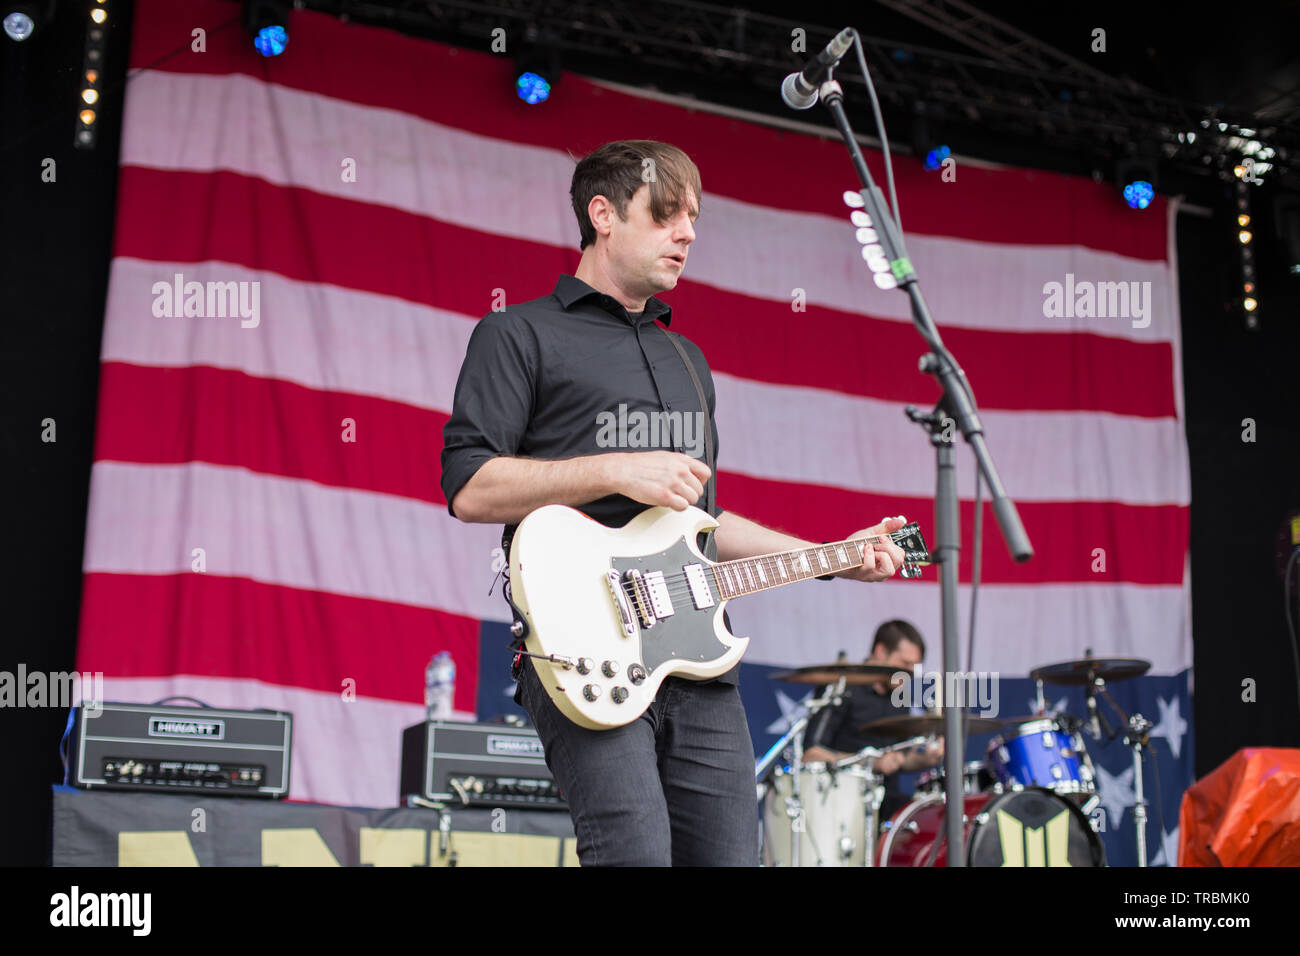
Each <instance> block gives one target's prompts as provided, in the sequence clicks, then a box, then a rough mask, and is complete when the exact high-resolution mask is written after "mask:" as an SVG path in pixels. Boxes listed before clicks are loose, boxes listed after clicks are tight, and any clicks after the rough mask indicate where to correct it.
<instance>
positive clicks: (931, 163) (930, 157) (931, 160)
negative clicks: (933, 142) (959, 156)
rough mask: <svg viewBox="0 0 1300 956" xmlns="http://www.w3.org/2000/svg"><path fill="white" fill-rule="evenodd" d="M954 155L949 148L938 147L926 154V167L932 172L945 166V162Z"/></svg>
mask: <svg viewBox="0 0 1300 956" xmlns="http://www.w3.org/2000/svg"><path fill="white" fill-rule="evenodd" d="M951 155H952V150H951V149H949V148H948V147H947V146H936V147H935V148H934V149H932V150H930V151H929V152H928V153H926V154H925V163H924V166H925V168H926V169H929V170H931V171H933V170H936V169H938V168H939V167H940V166H942V165H943V161H944V160H945V159H947V158H948V157H949V156H951Z"/></svg>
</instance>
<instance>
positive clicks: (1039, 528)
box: [718, 469, 1189, 585]
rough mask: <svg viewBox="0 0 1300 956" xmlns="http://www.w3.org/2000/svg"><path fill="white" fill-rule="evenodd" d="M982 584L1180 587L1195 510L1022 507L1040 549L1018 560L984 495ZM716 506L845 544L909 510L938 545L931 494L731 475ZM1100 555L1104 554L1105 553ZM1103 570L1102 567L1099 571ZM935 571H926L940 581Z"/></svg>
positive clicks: (966, 576)
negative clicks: (902, 493)
mask: <svg viewBox="0 0 1300 956" xmlns="http://www.w3.org/2000/svg"><path fill="white" fill-rule="evenodd" d="M984 503H985V511H984V529H983V530H984V550H983V558H982V566H981V568H980V580H981V581H983V582H984V583H987V584H1026V585H1032V584H1058V583H1059V584H1094V583H1107V584H1116V583H1124V584H1181V583H1182V581H1183V557H1184V555H1185V554H1186V553H1187V552H1186V548H1187V541H1188V534H1189V523H1188V522H1189V509H1188V508H1186V507H1184V506H1181V505H1149V506H1143V505H1127V504H1122V503H1120V502H1113V501H1077V502H1076V501H1051V502H1041V501H1028V502H1020V503H1018V505H1017V507H1018V508H1019V510H1020V518H1021V520H1022V521H1023V522H1024V523H1025V530H1026V531H1027V532H1028V533H1029V537H1030V539H1031V541H1032V542H1033V545H1034V547H1035V549H1036V553H1035V556H1034V559H1033V560H1032V561H1030V562H1028V563H1027V564H1016V563H1015V562H1014V561H1013V560H1012V559H1011V556H1010V555H1009V554H1008V553H1007V548H1006V545H1005V544H1004V543H1003V542H1002V538H1001V535H1000V533H999V532H998V527H997V523H996V521H995V520H994V518H993V512H992V509H991V508H989V507H988V499H987V497H986V498H985V502H984ZM718 504H719V506H720V507H722V508H724V509H726V510H729V511H735V512H736V513H737V514H740V515H744V516H745V517H746V518H750V519H752V520H754V521H757V522H759V523H760V524H764V525H767V526H769V527H773V528H778V529H780V530H782V531H786V532H788V533H790V534H793V535H798V536H799V537H802V538H806V539H808V540H810V541H833V540H840V539H843V538H847V537H848V536H849V535H851V534H853V533H854V532H855V531H857V530H859V529H860V528H865V527H869V526H871V525H874V524H876V523H877V522H879V521H880V520H881V519H883V518H885V517H888V516H892V515H898V514H901V515H903V516H904V517H906V518H907V519H908V520H909V521H915V522H918V523H919V524H920V526H921V532H922V534H923V535H924V536H925V539H926V542H927V543H928V544H929V545H931V546H933V545H934V543H935V539H934V533H935V528H934V502H933V500H931V499H929V498H903V497H898V496H894V495H874V494H861V493H858V492H854V491H849V490H846V489H842V488H830V487H827V486H825V485H791V484H788V483H785V482H778V481H767V480H764V479H761V478H751V477H749V476H748V475H735V474H728V473H727V471H726V469H723V471H722V473H721V476H720V477H719V479H718ZM974 527H975V503H974V502H973V501H963V502H962V503H961V533H962V546H961V555H960V565H961V566H960V568H959V569H958V575H959V579H960V580H961V582H962V583H966V584H969V583H970V581H971V571H972V569H971V558H972V554H973V550H972V549H973V544H972V536H973V533H974ZM1097 549H1100V553H1098V551H1097ZM1094 568H1096V570H1094ZM934 575H935V570H934V569H933V568H931V569H929V570H928V571H927V572H926V576H927V577H934Z"/></svg>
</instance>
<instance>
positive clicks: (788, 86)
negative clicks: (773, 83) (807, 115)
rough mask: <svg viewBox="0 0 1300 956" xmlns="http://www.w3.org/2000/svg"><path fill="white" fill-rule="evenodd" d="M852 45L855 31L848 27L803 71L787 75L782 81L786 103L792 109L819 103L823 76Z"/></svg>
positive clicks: (782, 90)
mask: <svg viewBox="0 0 1300 956" xmlns="http://www.w3.org/2000/svg"><path fill="white" fill-rule="evenodd" d="M852 45H853V33H852V31H851V30H850V29H849V28H847V27H846V28H845V29H843V30H841V31H840V32H839V33H837V34H835V37H834V39H832V40H831V42H830V43H828V44H826V49H824V50H822V51H821V52H820V53H818V54H817V55H816V56H815V57H813V58H812V59H811V60H809V61H808V65H807V66H805V67H804V68H803V71H802V72H800V73H791V74H790V75H789V76H787V77H786V78H785V79H784V80H783V81H782V82H781V99H783V100H785V105H786V106H788V107H790V108H791V109H792V110H806V109H810V108H812V107H813V106H814V105H815V104H816V103H817V87H819V86H821V83H822V79H823V77H825V76H826V73H827V71H828V70H830V68H831V67H833V66H834V65H835V64H836V63H838V62H840V59H841V58H842V57H843V56H844V54H845V53H848V52H849V47H851V46H852Z"/></svg>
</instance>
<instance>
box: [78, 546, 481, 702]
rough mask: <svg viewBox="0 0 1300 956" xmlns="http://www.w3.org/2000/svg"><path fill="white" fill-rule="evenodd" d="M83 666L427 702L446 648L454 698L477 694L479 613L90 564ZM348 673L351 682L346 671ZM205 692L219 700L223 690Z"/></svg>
mask: <svg viewBox="0 0 1300 956" xmlns="http://www.w3.org/2000/svg"><path fill="white" fill-rule="evenodd" d="M81 616H82V620H83V621H88V622H94V625H93V626H88V627H84V628H82V630H81V638H80V641H79V644H78V649H77V666H78V667H79V668H84V669H86V670H89V671H102V672H103V673H104V674H105V676H107V677H115V678H120V677H160V676H167V675H171V674H199V675H204V676H208V677H234V678H245V679H251V680H259V681H264V682H266V683H269V684H282V685H285V686H290V687H303V688H307V689H310V690H318V691H327V692H333V693H338V694H339V695H340V700H339V705H340V706H344V707H345V706H347V703H346V701H345V700H344V699H343V697H342V695H343V693H344V691H345V690H347V689H348V688H349V687H351V688H352V689H353V690H354V691H355V694H356V696H358V697H372V698H381V699H385V700H395V701H403V702H423V700H424V669H425V666H426V665H427V664H428V662H429V658H430V657H432V656H433V654H435V653H436V652H438V651H441V650H446V651H450V652H451V654H452V657H453V659H454V660H455V661H456V708H457V709H459V710H465V711H470V712H473V711H474V709H475V700H476V697H477V694H478V654H479V627H480V625H479V622H478V621H477V620H474V619H472V618H467V617H462V616H460V615H456V614H449V613H446V612H442V611H435V610H429V609H426V608H415V607H409V606H407V605H404V604H395V603H392V602H388V601H374V600H368V599H365V598H357V597H346V596H343V595H339V594H329V593H326V592H323V591H307V590H301V589H298V588H289V587H282V586H277V585H271V584H261V583H258V582H256V581H249V580H246V579H242V578H228V577H218V576H216V575H211V574H204V573H198V572H195V573H191V574H169V575H139V574H106V573H102V572H97V573H91V574H87V575H86V576H85V587H84V589H83V592H82V611H81ZM348 682H351V683H348ZM208 703H212V704H220V701H209V702H208Z"/></svg>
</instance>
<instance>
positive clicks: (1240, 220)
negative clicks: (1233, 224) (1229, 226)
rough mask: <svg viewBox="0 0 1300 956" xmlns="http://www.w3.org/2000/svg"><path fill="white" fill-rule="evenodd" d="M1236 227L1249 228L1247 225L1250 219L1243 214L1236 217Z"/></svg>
mask: <svg viewBox="0 0 1300 956" xmlns="http://www.w3.org/2000/svg"><path fill="white" fill-rule="evenodd" d="M1237 225H1239V226H1249V225H1250V217H1249V216H1247V215H1245V214H1243V215H1240V216H1238V217H1237Z"/></svg>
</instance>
